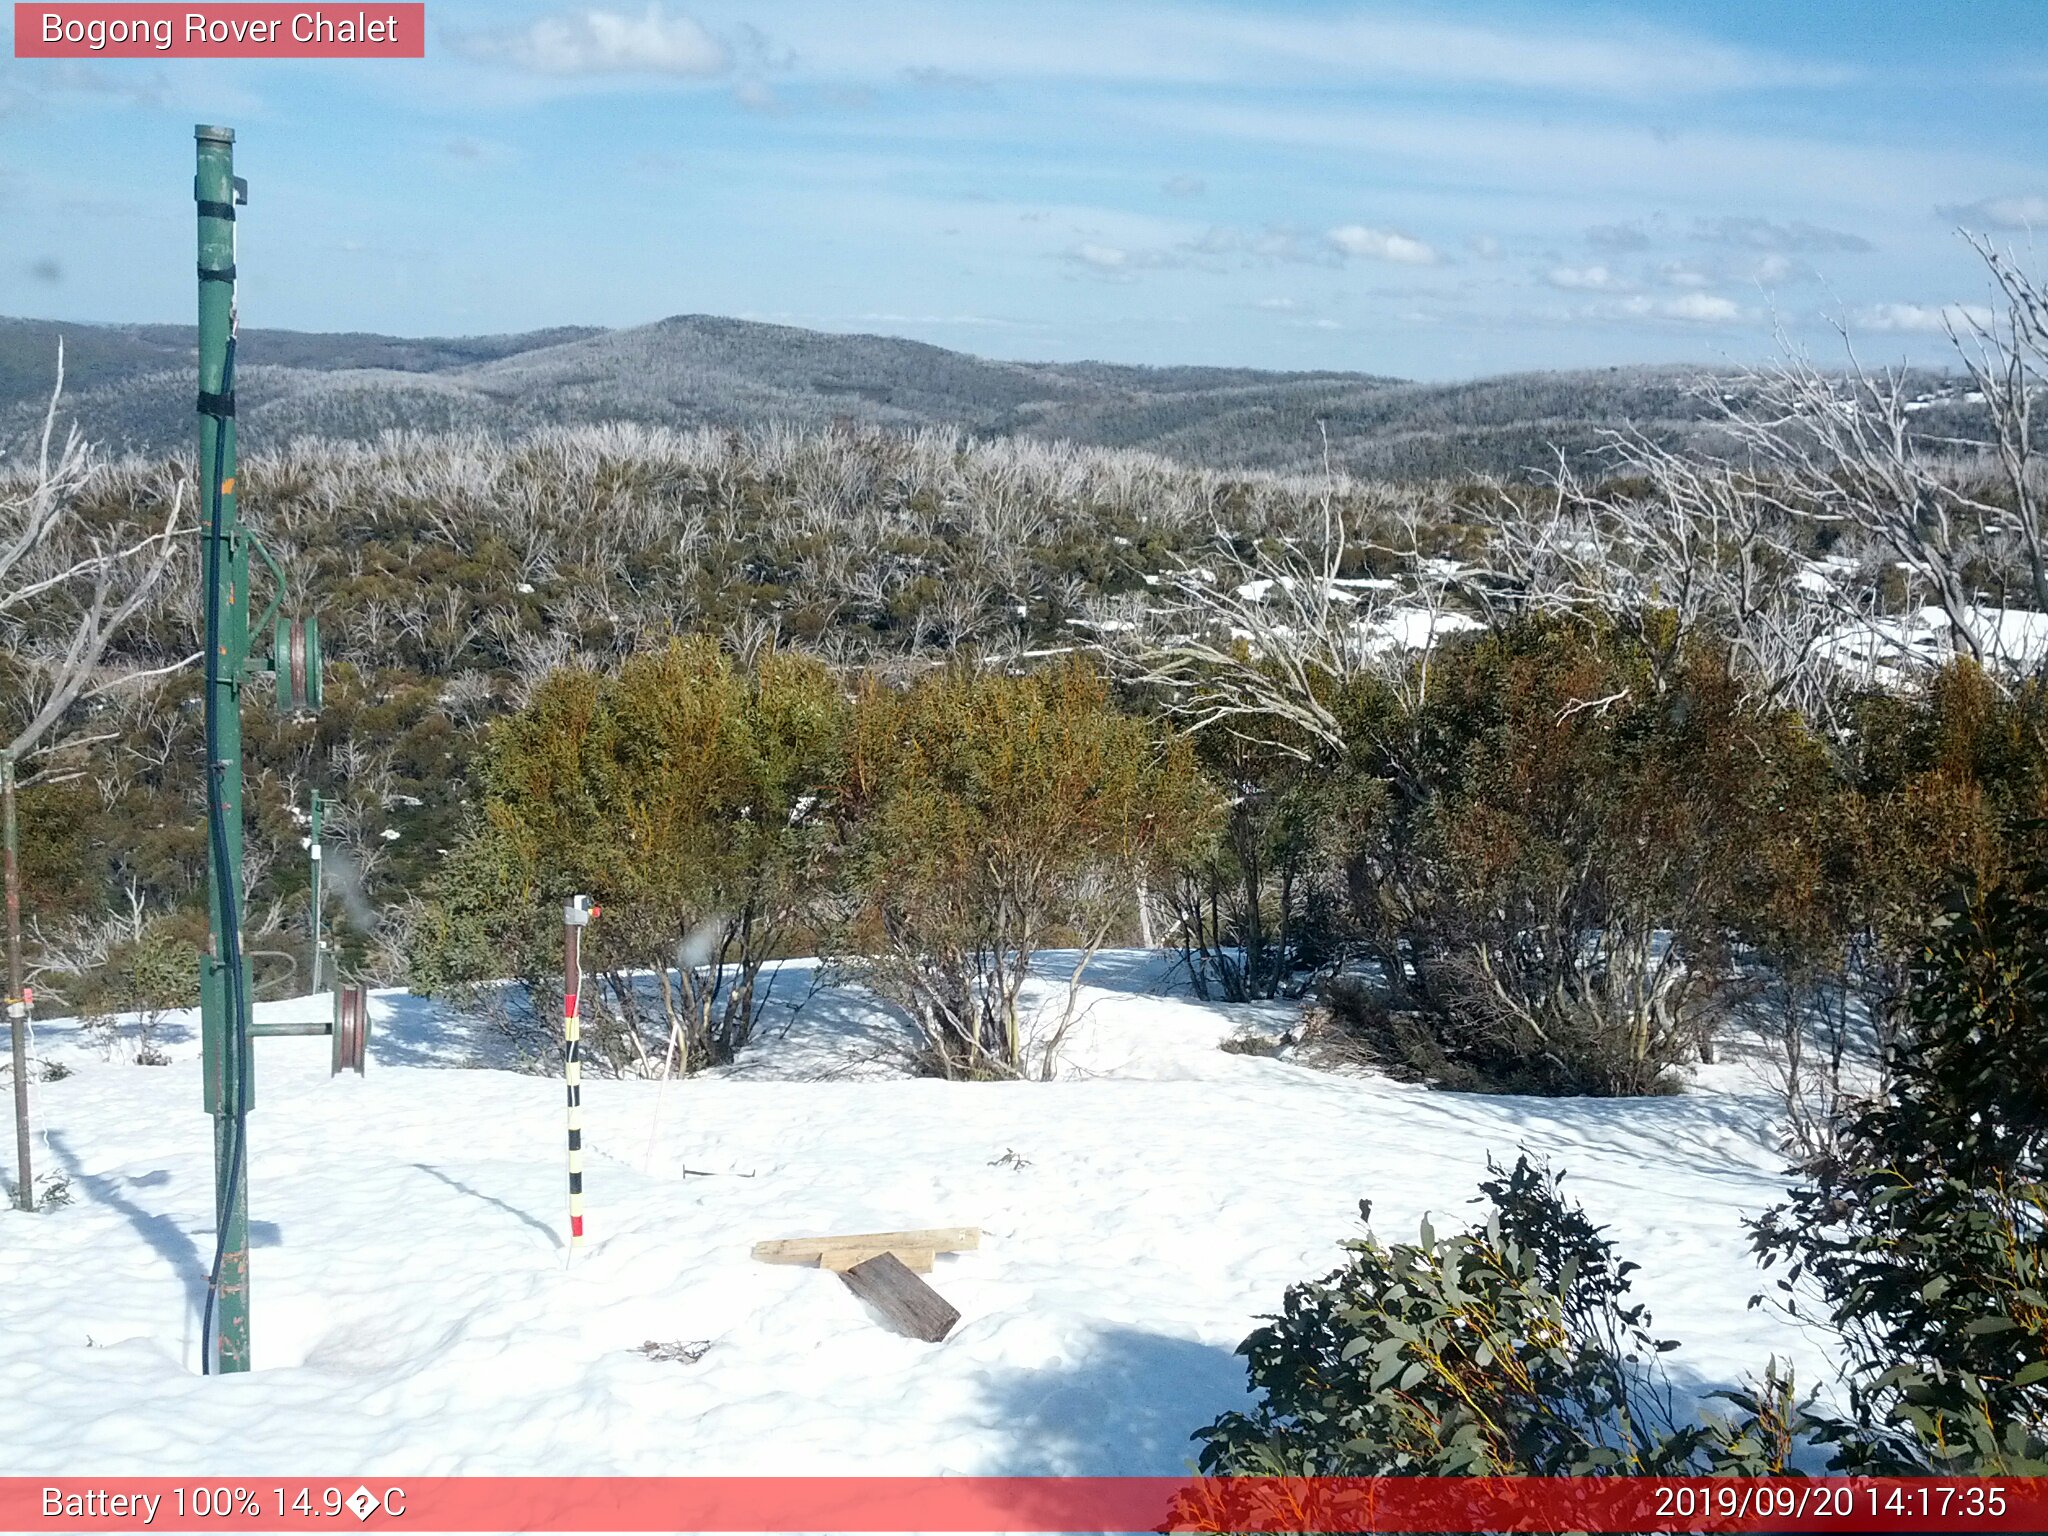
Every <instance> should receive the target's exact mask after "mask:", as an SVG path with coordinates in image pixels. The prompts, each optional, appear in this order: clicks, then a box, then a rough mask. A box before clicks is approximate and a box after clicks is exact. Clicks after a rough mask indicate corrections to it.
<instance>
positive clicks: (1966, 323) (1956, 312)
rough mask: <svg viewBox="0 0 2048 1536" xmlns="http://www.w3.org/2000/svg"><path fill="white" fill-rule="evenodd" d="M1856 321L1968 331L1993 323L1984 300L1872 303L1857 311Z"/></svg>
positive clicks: (1872, 326) (1867, 325)
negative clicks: (1941, 302) (1933, 302)
mask: <svg viewBox="0 0 2048 1536" xmlns="http://www.w3.org/2000/svg"><path fill="white" fill-rule="evenodd" d="M1856 323H1857V324H1858V325H1860V326H1862V327H1863V328H1864V329H1865V330H1870V331H1937V332H1938V331H1947V330H1949V329H1950V328H1951V327H1953V328H1954V329H1955V330H1957V331H1967V330H1968V329H1969V328H1970V327H1971V326H1972V325H1989V324H1990V323H1991V311H1990V310H1988V309H1986V308H1985V307H1984V306H1983V305H1982V304H1872V305H1869V306H1868V307H1866V308H1864V309H1860V310H1858V311H1857V312H1856Z"/></svg>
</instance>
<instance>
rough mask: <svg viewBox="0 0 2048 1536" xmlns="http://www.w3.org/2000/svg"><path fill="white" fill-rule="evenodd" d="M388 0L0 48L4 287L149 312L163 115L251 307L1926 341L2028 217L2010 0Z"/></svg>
mask: <svg viewBox="0 0 2048 1536" xmlns="http://www.w3.org/2000/svg"><path fill="white" fill-rule="evenodd" d="M427 15H428V35H429V42H428V57H427V58H426V59H425V60H422V61H406V62H383V61H377V62H371V61H348V62H313V61H305V62H283V61H280V62H276V63H248V62H241V61H203V60H194V61H177V62H156V61H147V62H145V61H134V62H128V61H95V62H90V63H86V62H69V61H65V62H57V61H39V60H16V59H13V58H11V57H8V58H0V195H4V196H5V197H6V200H7V203H8V206H9V207H11V208H13V209H14V210H16V214H17V220H10V221H9V222H10V224H11V225H12V226H13V227H14V228H15V229H17V230H20V229H23V228H24V227H25V228H26V230H27V234H26V236H25V237H24V236H22V235H16V236H14V237H13V238H12V239H10V240H9V241H8V242H7V243H6V247H5V249H4V250H0V313H9V314H29V315H42V316H54V317H58V318H66V319H79V320H182V319H185V318H186V317H187V316H189V314H190V313H191V311H192V306H193V293H192V275H191V247H192V226H191V219H192V214H191V206H190V203H189V201H187V199H188V197H189V189H190V180H189V177H190V172H191V155H192V148H191V126H192V124H193V123H194V122H198V121H212V122H224V123H228V124H231V125H233V126H234V127H235V128H236V130H237V132H238V135H239V137H240V144H239V147H238V156H239V158H238V169H239V170H240V171H241V172H242V173H243V174H245V175H246V176H247V177H248V178H249V180H250V182H251V184H252V188H253V196H252V203H251V206H250V208H249V209H248V210H247V213H246V215H245V218H244V222H243V224H242V225H241V235H240V238H241V242H242V244H241V252H240V267H241V272H242V308H243V316H244V322H245V323H246V324H250V325H266V326H268V325H276V326H288V327H293V328H298V329H308V330H377V331H388V332H398V333H406V334H455V333H474V332H484V331H504V330H524V329H528V328H532V327H537V326H543V325H557V324H600V325H630V324H635V323H638V322H642V321H647V320H652V319H656V318H659V317H661V316H664V315H670V314H678V313H689V312H702V313H712V314H726V315H740V316H747V317H751V318H757V319H767V320H776V321H782V322H786V323H789V324H795V325H806V326H816V327H820V328H824V329H829V330H865V331H880V332H885V333H889V334H894V335H903V336H912V337H916V338H918V339H921V340H926V341H932V342H936V343H939V344H940V345H944V346H951V347H958V348H961V349H963V350H967V351H973V352H979V353H984V354H989V355H995V356H1008V357H1031V358H1080V357H1098V358H1107V359H1112V360H1118V361H1131V362H1154V363H1159V362H1202V363H1238V364H1250V365H1257V366H1264V367H1280V368H1308V367H1314V368H1347V369H1360V370H1365V371H1370V372H1378V373H1394V374H1401V375H1407V376H1411V377H1420V378H1450V377H1462V376H1469V375H1474V374H1483V373H1493V372H1500V371H1505V370H1510V369H1519V368H1533V367H1564V366H1583V365H1600V364H1612V363H1627V362H1643V361H1703V362H1717V361H1723V360H1729V359H1750V358H1756V357H1760V356H1763V355H1766V354H1768V353H1769V352H1770V351H1772V350H1773V348H1774V346H1775V345H1776V341H1775V337H1776V335H1777V334H1779V333H1782V334H1783V335H1785V336H1786V337H1787V338H1789V339H1790V340H1792V341H1793V342H1795V343H1800V344H1807V345H1812V346H1814V347H1815V348H1816V349H1821V348H1825V347H1827V346H1829V345H1831V344H1834V343H1833V342H1832V336H1833V333H1832V330H1831V327H1833V326H1834V325H1835V324H1837V323H1842V324H1845V325H1847V326H1848V327H1849V328H1850V329H1851V330H1852V331H1853V332H1854V333H1855V335H1856V337H1857V340H1858V344H1859V347H1860V349H1861V350H1863V351H1864V352H1865V353H1866V354H1868V355H1869V356H1871V357H1873V358H1877V359H1884V358H1893V357H1912V358H1923V359H1933V358H1938V357H1939V356H1941V355H1942V352H1943V350H1944V348H1945V347H1946V341H1945V338H1944V337H1943V336H1942V335H1941V332H1940V326H1941V322H1942V319H1943V315H1944V306H1947V305H1958V304H1960V305H1975V304H1982V303H1983V302H1984V301H1985V298H1986V285H1985V282H1984V280H1983V278H1982V276H1981V271H1980V267H1979V264H1978V262H1977V259H1976V257H1975V256H1974V254H1973V253H1972V252H1971V251H1970V249H1969V248H1968V246H1967V245H1966V244H1965V243H1964V242H1963V241H1962V239H1961V238H1960V237H1959V236H1958V235H1957V233H1956V231H1957V228H1958V226H1962V227H1966V228H1969V229H1973V230H1977V231H1981V232H1983V233H1985V234H1987V235H1990V236H1992V237H1993V238H1995V239H1997V240H1998V241H1999V242H2001V243H2003V244H2006V245H2010V246H2013V247H2015V248H2016V249H2018V250H2020V251H2021V252H2022V253H2027V252H2030V251H2031V250H2033V249H2034V248H2035V242H2037V241H2048V7H2044V6H2042V5H2041V4H2039V3H2038V0H1969V3H1962V0H1951V3H1948V4H1945V5H1944V4H1930V3H1925V0H1922V3H1917V4H1906V3H1896V0H1859V3H1853V4H1852V3H1834V0H1829V3H1824V4H1822V3H1814V4H1798V3H1795V0H1777V3H1773V4H1764V3H1757V0H1722V3H1719V4H1716V5H1712V6H1708V5H1704V4H1686V5H1680V4H1671V3H1638V4H1634V5H1630V6H1625V7H1623V6H1614V7H1600V6H1593V5H1549V6H1532V5H1520V6H1505V5H1464V6H1456V5H1444V4H1438V5H1420V4H1417V5H1403V6H1393V5H1379V4H1355V5H1354V4H1338V3H1316V0H1302V3H1292V4H1277V3H1276V4H1251V3H1243V4H1234V5H1233V4H1194V3H1169V0H1131V3H1122V0H1092V3H1089V0H1079V3H1076V0H1030V3H1028V4H1027V3H1015V4H1000V5H999V4H993V3H976V0H923V3H919V0H860V3H848V0H836V3H833V0H789V3H781V0H756V3H753V4H741V3H703V4H696V3H691V4H682V3H668V0H665V3H662V4H658V5H654V6H652V7H650V6H648V5H647V4H645V3H619V4H616V5H611V4H607V5H573V4H571V5H562V4H553V3H525V0H491V3H486V0H429V3H428V7H427ZM10 52H11V49H10ZM31 209H39V210H42V212H40V213H38V214H37V215H36V216H35V217H34V218H33V219H30V220H26V221H21V222H18V220H20V219H21V215H22V214H23V213H24V212H26V211H27V210H31ZM2043 254H2044V255H2048V253H2043ZM2023 259H2025V260H2028V261H2029V262H2030V263H2031V264H2032V265H2033V266H2034V269H2035V270H2037V271H2039V270H2042V268H2043V267H2044V266H2048V261H2040V260H2034V259H2033V258H2032V257H2031V256H2027V255H2024V254H2023Z"/></svg>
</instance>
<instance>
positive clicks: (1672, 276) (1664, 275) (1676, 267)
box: [1657, 261, 1714, 288]
mask: <svg viewBox="0 0 2048 1536" xmlns="http://www.w3.org/2000/svg"><path fill="white" fill-rule="evenodd" d="M1657 278H1658V281H1660V282H1662V283H1664V284H1666V285H1667V286H1669V287H1672V288H1707V287H1711V286H1712V285H1713V281H1714V280H1713V279H1712V278H1710V277H1708V276H1707V274H1706V273H1704V272H1702V271H1700V269H1699V268H1698V267H1692V266H1687V265H1686V264H1685V263H1684V262H1682V261H1667V262H1665V263H1664V265H1663V266H1661V267H1659V268H1658V269H1657Z"/></svg>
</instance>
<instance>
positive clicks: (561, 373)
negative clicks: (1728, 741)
mask: <svg viewBox="0 0 2048 1536" xmlns="http://www.w3.org/2000/svg"><path fill="white" fill-rule="evenodd" d="M59 336H61V337H62V338H63V340H64V344H65V356H66V360H67V403H68V407H69V409H70V410H71V411H73V412H75V413H76V416H77V418H78V419H79V420H80V421H81V422H82V424H83V425H84V427H85V429H86V431H87V432H88V433H89V434H90V435H91V436H92V437H93V438H94V440H95V441H97V442H99V443H101V444H103V445H104V446H106V447H108V448H134V449H140V450H144V451H150V452H161V451H164V450H166V449H172V448H178V447H182V446H183V445H184V444H185V443H186V442H187V440H188V439H189V437H190V435H191V431H192V425H191V423H192V405H191V401H192V392H193V367H194V362H193V356H194V354H193V342H192V332H191V331H190V330H189V329H188V328H185V327H180V326H169V325H83V324H71V323H62V324H60V323H57V322H52V321H44V320H7V319H0V429H4V432H0V436H4V438H5V440H6V441H8V442H9V443H12V442H13V441H15V440H17V439H18V438H19V437H20V435H21V433H22V431H23V430H24V429H25V428H27V427H29V426H30V425H32V424H33V423H34V422H35V421H36V420H38V419H39V417H40V412H41V409H42V404H43V402H44V400H45V399H46V398H47V395H48V391H49V387H50V382H51V377H52V365H53V363H54V359H55V356H56V344H57V339H58V337H59ZM238 367H239V378H238V394H239V396H240V403H241V412H242V420H243V428H244V432H245V434H246V435H247V437H248V439H249V440H250V442H251V444H252V445H254V444H257V443H278V442H282V441H284V440H287V439H290V438H292V437H298V436H306V435H312V436H321V437H331V438H358V439H360V438H372V437H375V436H377V435H378V434H379V433H382V432H384V431H387V430H390V429H393V428H412V429H419V430H425V431H442V430H448V429H471V428H477V429H485V430H490V431H493V432H498V433H507V434H517V433H521V432H524V431H526V430H528V429H531V428H533V427H537V426H541V425H548V424H555V423H582V422H599V421H612V420H625V421H636V422H646V423H653V424H661V425H670V426H697V425H703V424H713V425H731V426H745V425H755V424H759V423H761V422H764V421H785V422H791V423H798V424H813V425H815V424H823V423H829V422H832V421H834V420H838V419H851V420H854V421H857V422H862V423H869V424H874V425H879V426H886V427H915V426H924V425H935V424H943V425H949V426H958V427H962V428H965V429H967V430H968V431H970V432H974V433H977V434H982V435H1015V436H1023V437H1037V438H1066V439H1070V440H1072V441H1075V442H1080V443H1086V444H1093V445H1098V446H1103V447H1126V448H1144V449H1151V450H1154V451H1157V452H1160V453H1165V454H1169V455H1171V456H1173V457H1175V458H1178V459H1182V460H1185V461H1188V462H1191V463H1197V464H1206V465H1211V466H1215V467H1222V468H1230V467H1244V468H1264V469H1280V470H1290V469H1313V468H1316V467H1319V466H1320V464H1321V462H1322V455H1323V447H1322V436H1321V429H1319V427H1318V423H1322V424H1323V426H1324V427H1326V428H1327V430H1328V433H1329V442H1330V450H1331V454H1332V457H1333V458H1334V459H1335V460H1336V462H1337V464H1338V465H1339V466H1340V467H1342V468H1346V469H1349V470H1352V471H1354V472H1356V473H1361V474H1370V475H1375V476H1386V477H1391V478H1397V479H1405V478H1411V477H1421V476H1435V475H1448V474H1460V475H1462V474H1470V473H1473V472H1492V473H1498V474H1509V475H1513V474H1516V473H1519V472H1521V471H1524V470H1526V469H1528V468H1529V467H1530V466H1535V465H1543V464H1547V463H1551V462H1554V456H1555V453H1556V452H1557V451H1558V450H1563V451H1565V452H1568V453H1577V452H1582V451H1584V450H1586V449H1588V448H1590V447H1591V446H1592V445H1593V444H1594V443H1595V442H1596V441H1597V440H1598V438H1599V436H1600V433H1601V431H1602V429H1604V428H1607V427H1611V426H1614V425H1618V424H1620V423H1622V422H1624V421H1627V422H1633V423H1635V424H1637V425H1638V426H1642V427H1645V428H1647V429H1649V430H1651V431H1653V432H1655V433H1656V434H1657V435H1659V436H1661V437H1665V438H1667V439H1677V438H1690V437H1692V436H1694V435H1695V434H1697V433H1698V432H1699V431H1701V430H1702V427H1703V422H1704V414H1705V411H1704V408H1703V407H1702V405H1701V404H1700V403H1699V402H1697V401H1696V400H1694V399H1692V398H1690V397H1689V396H1688V394H1687V391H1686V384H1687V381H1688V380H1689V379H1690V378H1692V377H1693V376H1694V375H1695V373H1696V370H1682V369H1642V368H1625V369H1609V370H1599V371H1587V372H1575V373H1533V374H1519V375H1512V376H1507V377H1502V378H1495V379H1483V380H1479V381H1476V382H1470V383H1458V384H1416V383H1408V382H1404V381H1402V380H1398V379H1390V378H1382V377H1377V376H1374V375H1370V374H1360V373H1337V372H1325V373H1273V372H1262V371H1259V370H1255V369H1247V368H1197V367H1169V368H1145V367H1130V366H1121V365H1112V364H1106V363H1014V362H1001V361H995V360H991V359H987V358H979V357H974V356H971V355H969V354H967V353H963V352H951V351H947V350H945V349H944V348H941V347H933V346H927V345H925V344H923V343H921V342H914V341H904V340H900V339H896V338H892V337H884V336H858V335H838V334H832V333H826V332H821V331H807V330H800V329H797V328H794V327H790V326H780V325H763V324H758V323H755V322H752V321H744V320H727V319H720V318H717V317H715V316H707V315H684V316H678V317H675V318H672V319H668V320H662V321H657V322H656V323H654V324H652V325H643V326H636V327H632V328H629V329H624V330H595V329H588V328H564V329H556V330H547V331H534V332H529V333H526V334H523V335H516V336H479V337H459V338H428V339H407V338H401V337H389V336H371V335H362V334H354V333H349V334H339V335H321V334H313V333H307V332H297V331H263V330H252V331H245V332H244V333H243V335H242V339H241V350H240V353H239V363H238Z"/></svg>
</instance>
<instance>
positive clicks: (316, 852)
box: [307, 789, 320, 992]
mask: <svg viewBox="0 0 2048 1536" xmlns="http://www.w3.org/2000/svg"><path fill="white" fill-rule="evenodd" d="M307 846H308V847H309V848H310V849H311V850H312V854H313V990H314V991H315V992H318V991H319V990H320V791H319V790H317V789H316V790H314V791H313V835H312V837H311V838H310V839H309V840H308V842H307Z"/></svg>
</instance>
